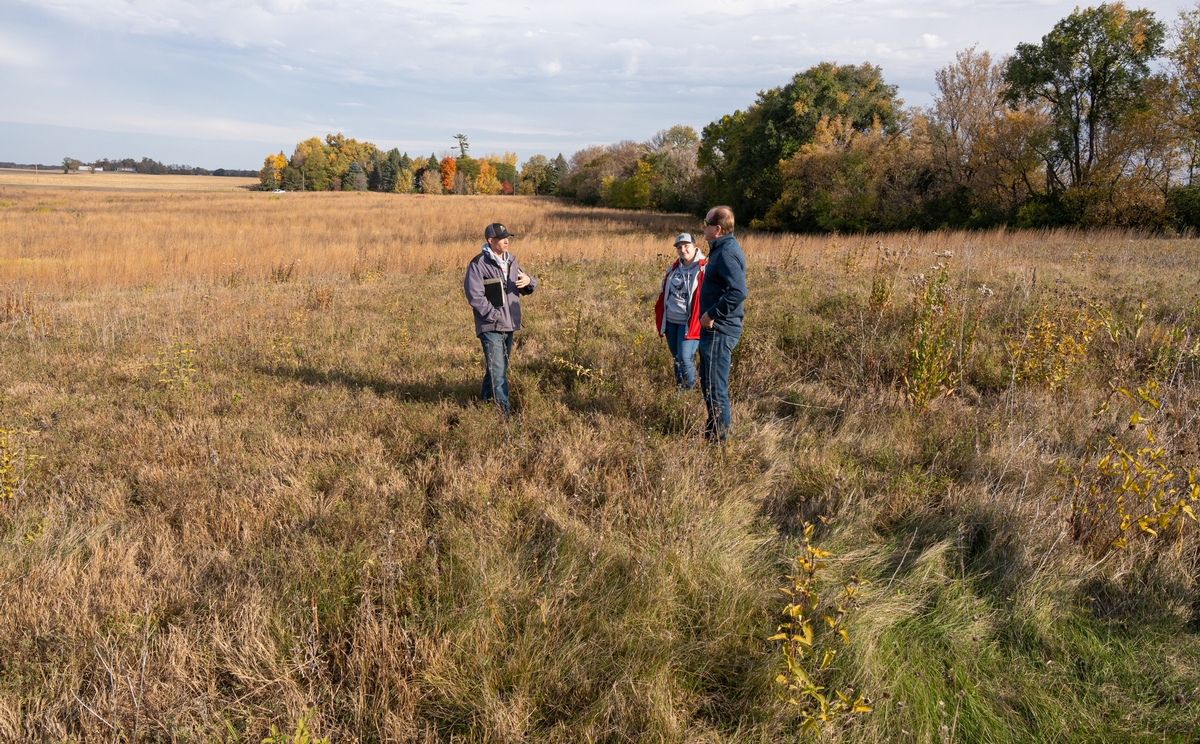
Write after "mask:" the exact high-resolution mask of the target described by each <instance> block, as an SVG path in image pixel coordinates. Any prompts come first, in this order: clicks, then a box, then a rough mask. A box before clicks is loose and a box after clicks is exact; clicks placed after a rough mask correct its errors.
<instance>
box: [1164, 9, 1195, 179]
mask: <svg viewBox="0 0 1200 744" xmlns="http://www.w3.org/2000/svg"><path fill="white" fill-rule="evenodd" d="M1173 31H1174V37H1175V44H1174V46H1172V47H1171V49H1170V51H1169V52H1168V53H1167V58H1168V59H1169V60H1170V64H1171V72H1172V78H1173V80H1174V91H1173V92H1174V95H1175V103H1174V107H1173V116H1172V120H1173V121H1174V123H1175V126H1176V127H1177V128H1178V130H1179V140H1180V145H1181V146H1182V148H1183V150H1184V152H1185V153H1186V157H1187V182H1188V184H1191V183H1192V181H1193V179H1194V178H1195V175H1196V170H1197V167H1200V5H1197V6H1196V7H1194V8H1191V9H1189V10H1182V11H1180V12H1179V17H1178V18H1177V19H1176V20H1175V27H1174V29H1173Z"/></svg>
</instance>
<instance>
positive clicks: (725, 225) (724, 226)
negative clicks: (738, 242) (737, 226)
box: [709, 206, 733, 235]
mask: <svg viewBox="0 0 1200 744" xmlns="http://www.w3.org/2000/svg"><path fill="white" fill-rule="evenodd" d="M709 211H711V212H712V216H713V219H714V220H715V221H716V224H718V225H720V226H721V232H723V233H725V234H726V235H728V234H729V233H731V232H733V210H732V209H730V208H729V207H726V206H720V207H713V208H712V209H711V210H709Z"/></svg>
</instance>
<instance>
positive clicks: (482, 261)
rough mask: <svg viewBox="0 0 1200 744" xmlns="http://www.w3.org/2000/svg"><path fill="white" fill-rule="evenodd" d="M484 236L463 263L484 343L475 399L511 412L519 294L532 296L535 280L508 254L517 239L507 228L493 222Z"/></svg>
mask: <svg viewBox="0 0 1200 744" xmlns="http://www.w3.org/2000/svg"><path fill="white" fill-rule="evenodd" d="M483 237H484V244H483V249H482V250H481V251H480V253H479V255H478V256H476V257H475V258H473V259H471V262H470V263H469V264H467V275H466V278H465V279H463V292H464V293H465V294H466V295H467V302H469V303H470V304H471V310H472V312H473V313H474V315H475V335H476V336H477V337H478V338H479V341H480V343H481V344H482V345H483V365H484V374H483V385H482V386H481V387H480V390H479V397H480V399H481V400H484V401H489V400H492V401H495V402H496V405H498V406H499V407H500V410H502V411H503V412H504V413H505V414H506V415H507V414H510V413H512V406H511V405H510V404H509V401H508V357H509V355H510V354H511V353H512V340H513V333H514V332H515V331H519V330H521V295H528V294H532V293H533V290H534V289H535V288H536V287H537V280H536V279H534V278H533V277H531V276H529V275H528V274H526V273H525V272H523V271H521V267H520V266H518V265H517V259H516V257H515V256H513V255H512V254H511V253H509V252H508V241H509V238H515V237H516V236H515V235H513V234H512V233H510V232H509V231H508V228H506V227H505V226H504V225H502V224H500V223H499V222H493V223H492V224H490V225H488V226H487V227H486V228H485V229H484V231H483Z"/></svg>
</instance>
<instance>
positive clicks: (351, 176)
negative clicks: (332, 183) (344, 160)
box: [342, 160, 367, 191]
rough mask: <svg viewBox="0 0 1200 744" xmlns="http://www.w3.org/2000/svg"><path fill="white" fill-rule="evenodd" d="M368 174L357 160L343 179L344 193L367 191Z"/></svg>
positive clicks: (351, 164)
mask: <svg viewBox="0 0 1200 744" xmlns="http://www.w3.org/2000/svg"><path fill="white" fill-rule="evenodd" d="M366 190H367V172H366V170H365V169H364V168H363V167H362V165H360V164H359V162H358V161H357V160H355V161H353V162H352V163H350V168H349V169H348V170H347V171H346V175H345V177H343V178H342V191H366Z"/></svg>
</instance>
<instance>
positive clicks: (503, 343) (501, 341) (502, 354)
mask: <svg viewBox="0 0 1200 744" xmlns="http://www.w3.org/2000/svg"><path fill="white" fill-rule="evenodd" d="M479 341H480V343H482V344H483V368H484V370H485V372H484V374H483V386H482V387H480V389H479V397H480V399H481V400H484V401H489V400H494V401H496V405H498V406H500V409H501V410H502V411H504V412H505V413H512V406H510V405H509V404H508V357H509V354H511V353H512V341H513V335H512V331H508V332H504V331H484V332H483V333H481V334H479Z"/></svg>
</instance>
